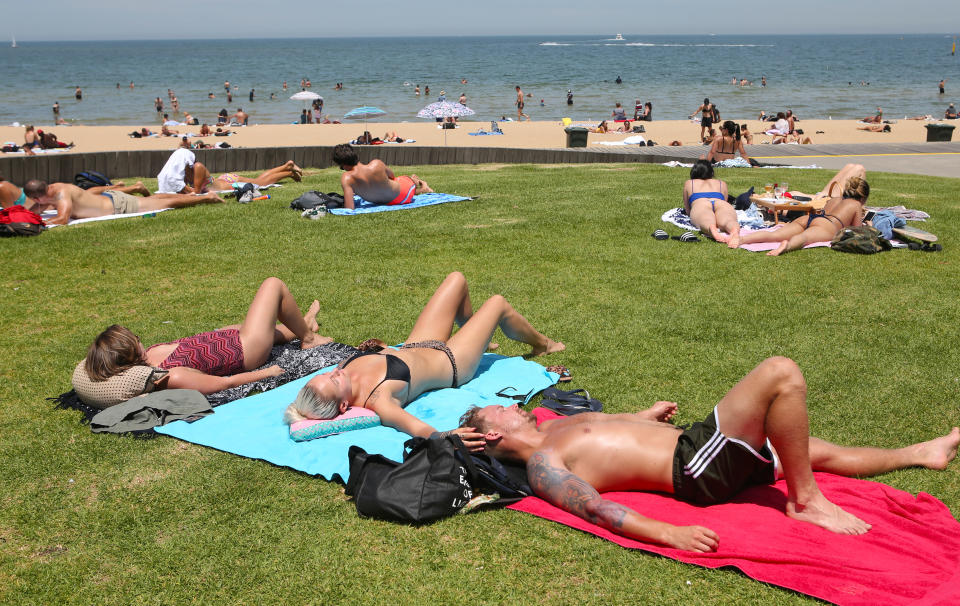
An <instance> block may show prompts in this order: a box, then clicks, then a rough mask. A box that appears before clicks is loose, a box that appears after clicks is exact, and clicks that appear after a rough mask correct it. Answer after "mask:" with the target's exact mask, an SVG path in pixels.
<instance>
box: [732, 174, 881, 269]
mask: <svg viewBox="0 0 960 606" xmlns="http://www.w3.org/2000/svg"><path fill="white" fill-rule="evenodd" d="M866 176H867V172H866V170H865V169H864V168H863V166H861V165H860V164H847V165H846V166H844V167H843V169H842V170H841V171H840V172H839V173H837V175H836V176H835V177H834V178H833V179H831V180H830V182H829V183H827V186H826V187H825V188H824V189H823V191H820V192H818V193H817V194H815V195H814V197H829V198H830V201H829V202H827V204H826V205H825V206H824V207H823V210H821V211H819V212H815V213H810V215H808V216H806V217H800V218H798V219H794V220H793V221H791V222H790V223H787V224H786V225H784V226H783V227H781V228H780V229H778V230H776V231H757V232H753V233H750V234H745V235H744V236H743V237H742V238H740V242H741V243H742V244H750V243H752V242H780V246H778V247H777V248H776V249H774V250H771V251H770V252H768V253H767V254H768V255H770V256H773V257H776V256H778V255H782V254H783V253H785V252H790V251H791V250H798V249H800V248H803V247H804V246H806V245H807V244H809V243H811V242H824V241H828V240H832V239H833V237H834V236H835V235H837V233H838V232H839V231H840V230H841V229H843V228H845V227H856V226H857V225H861V224H863V216H864V214H865V213H866V211H865V209H864V204H866V203H867V197H868V196H869V195H870V185H868V184H867V181H866ZM837 188H839V189H840V196H839V197H836V196H834V195H833V192H834V190H835V189H837Z"/></svg>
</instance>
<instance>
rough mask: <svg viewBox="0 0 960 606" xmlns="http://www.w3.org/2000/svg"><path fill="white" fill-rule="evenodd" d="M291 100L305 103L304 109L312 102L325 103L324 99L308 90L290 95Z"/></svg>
mask: <svg viewBox="0 0 960 606" xmlns="http://www.w3.org/2000/svg"><path fill="white" fill-rule="evenodd" d="M290 99H291V100H292V101H303V109H307V104H308V103H310V102H311V101H316V100H318V99H319V100H320V102H321V103H323V97H321V96H320V95H318V94H317V93H314V92H311V91H308V90H302V91H300V92H299V93H294V94H292V95H290Z"/></svg>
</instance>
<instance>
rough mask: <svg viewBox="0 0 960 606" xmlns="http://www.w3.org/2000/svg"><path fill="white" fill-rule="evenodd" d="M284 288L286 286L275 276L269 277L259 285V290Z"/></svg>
mask: <svg viewBox="0 0 960 606" xmlns="http://www.w3.org/2000/svg"><path fill="white" fill-rule="evenodd" d="M286 286H287V285H286V284H284V283H283V280H281V279H280V278H278V277H276V276H270V277H269V278H267V279H266V280H264V281H263V283H261V284H260V287H261V288H270V289H275V290H283V289H284V288H286Z"/></svg>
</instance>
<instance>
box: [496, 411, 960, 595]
mask: <svg viewBox="0 0 960 606" xmlns="http://www.w3.org/2000/svg"><path fill="white" fill-rule="evenodd" d="M547 413H548V415H547V416H549V415H552V414H554V413H552V412H551V411H547ZM538 418H540V419H545V418H547V417H544V416H542V415H540V414H538ZM815 475H816V479H817V483H818V484H819V485H820V488H821V490H822V491H823V493H824V494H825V495H826V497H827V498H828V499H830V500H831V501H833V502H834V503H836V504H837V505H839V506H840V507H842V508H844V509H846V510H847V511H849V512H850V513H852V514H854V515H856V516H859V517H860V518H862V519H864V520H866V521H867V522H869V523H871V524H872V525H873V528H872V529H871V530H870V532H868V533H867V534H865V535H862V536H842V535H837V534H833V533H831V532H829V531H827V530H824V529H822V528H818V527H816V526H813V525H811V524H807V523H804V522H798V521H796V520H792V519H790V518H788V517H786V515H784V513H783V511H784V504H785V502H786V483H785V482H784V481H783V480H780V481H779V482H777V483H776V484H774V485H772V486H754V487H751V488H749V489H747V490H745V491H743V492H742V493H740V494H739V495H737V497H736V498H735V499H734V500H733V501H731V502H729V503H724V504H721V505H711V506H709V507H700V506H696V505H690V504H688V503H684V502H682V501H678V500H677V499H674V498H673V497H671V496H668V495H665V494H661V493H644V492H611V493H606V494H605V495H604V496H605V497H606V498H608V499H610V500H613V501H616V502H618V503H621V504H623V505H626V506H628V507H630V508H632V509H635V510H636V511H638V512H639V513H641V514H643V515H648V516H650V517H653V518H656V519H658V520H663V521H665V522H670V523H671V524H676V525H691V524H696V525H700V526H706V527H707V528H710V529H712V530H713V531H715V532H716V533H717V534H719V535H720V547H719V549H718V550H717V551H716V552H715V553H695V552H689V551H681V550H678V549H672V548H669V547H664V546H661V545H654V544H649V543H643V542H640V541H636V540H633V539H628V538H625V537H621V536H619V535H615V534H613V533H611V532H608V531H606V530H604V529H602V528H600V527H599V526H595V525H593V524H590V523H589V522H587V521H585V520H583V519H581V518H578V517H576V516H574V515H572V514H569V513H567V512H565V511H563V510H561V509H558V508H556V507H554V506H552V505H550V504H549V503H547V502H546V501H543V500H541V499H539V498H536V497H528V498H526V499H524V500H522V501H520V502H518V503H514V504H512V505H509V506H508V508H509V509H513V510H516V511H522V512H525V513H529V514H532V515H535V516H539V517H541V518H545V519H548V520H552V521H554V522H559V523H560V524H564V525H566V526H570V527H572V528H576V529H578V530H583V531H584V532H589V533H591V534H594V535H596V536H598V537H600V538H603V539H607V540H609V541H613V542H614V543H617V544H618V545H621V546H623V547H628V548H631V549H642V550H644V551H649V552H652V553H656V554H659V555H662V556H665V557H668V558H671V559H674V560H678V561H681V562H686V563H688V564H696V565H698V566H703V567H704V568H720V567H722V566H733V567H735V568H738V569H739V570H740V571H742V572H743V573H744V574H746V575H747V576H749V577H750V578H753V579H756V580H758V581H762V582H765V583H770V584H772V585H778V586H780V587H785V588H787V589H792V590H794V591H799V592H801V593H804V594H807V595H810V596H814V597H817V598H820V599H823V600H827V601H830V602H834V603H837V604H844V605H860V604H862V605H868V604H869V605H873V604H925V605H932V604H942V605H944V606H945V605H947V604H958V603H960V523H958V522H957V520H955V519H954V518H953V516H952V515H951V513H950V510H949V509H948V508H947V507H946V505H944V504H943V503H942V502H941V501H939V500H938V499H936V498H934V497H932V496H930V495H929V494H926V493H920V494H919V495H917V496H916V497H914V496H913V495H911V494H910V493H907V492H904V491H902V490H897V489H896V488H892V487H890V486H886V485H884V484H880V483H877V482H868V481H865V480H855V479H851V478H844V477H841V476H835V475H832V474H826V473H817V474H815Z"/></svg>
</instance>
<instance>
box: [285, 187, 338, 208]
mask: <svg viewBox="0 0 960 606" xmlns="http://www.w3.org/2000/svg"><path fill="white" fill-rule="evenodd" d="M318 206H325V207H327V209H328V210H329V209H331V208H343V196H342V195H340V194H338V193H334V192H330V193H329V194H323V193H320V192H318V191H316V190H313V191H308V192H306V193H304V194H303V195H302V196H300V197H299V198H297V199H296V200H294V201H293V202H291V203H290V208H292V209H294V210H313V209H314V208H317V207H318Z"/></svg>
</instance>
